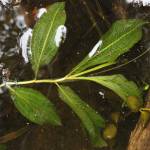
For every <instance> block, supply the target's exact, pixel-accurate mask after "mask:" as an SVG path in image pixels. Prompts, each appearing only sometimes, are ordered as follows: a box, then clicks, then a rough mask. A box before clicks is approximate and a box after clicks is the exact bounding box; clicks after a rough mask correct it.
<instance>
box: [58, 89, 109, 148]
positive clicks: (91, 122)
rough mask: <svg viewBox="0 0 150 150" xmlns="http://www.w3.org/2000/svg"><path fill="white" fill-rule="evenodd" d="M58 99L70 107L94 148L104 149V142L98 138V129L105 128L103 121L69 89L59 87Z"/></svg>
mask: <svg viewBox="0 0 150 150" xmlns="http://www.w3.org/2000/svg"><path fill="white" fill-rule="evenodd" d="M59 96H60V98H61V99H62V100H63V101H64V102H65V103H66V104H67V105H69V106H70V107H71V109H72V110H73V111H74V112H75V113H76V114H77V116H78V117H79V118H80V120H81V121H82V123H83V125H84V126H85V128H86V129H87V131H88V133H89V136H90V138H91V140H92V143H93V145H94V146H95V147H104V146H106V145H107V144H106V142H105V141H104V140H103V139H102V138H101V136H100V128H103V127H104V126H105V121H104V119H103V118H102V117H101V116H100V115H99V114H98V113H97V112H96V111H95V110H94V109H92V108H91V107H90V106H89V105H88V104H86V103H85V102H84V101H82V100H81V99H80V97H79V96H78V95H77V94H76V93H75V92H74V91H73V90H72V89H71V88H69V87H66V86H59Z"/></svg>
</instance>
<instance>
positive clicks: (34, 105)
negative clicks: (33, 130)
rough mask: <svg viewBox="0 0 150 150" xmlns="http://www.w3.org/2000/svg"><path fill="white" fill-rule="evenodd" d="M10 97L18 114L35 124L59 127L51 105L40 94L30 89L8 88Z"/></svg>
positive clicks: (58, 120)
mask: <svg viewBox="0 0 150 150" xmlns="http://www.w3.org/2000/svg"><path fill="white" fill-rule="evenodd" d="M10 93H11V97H12V99H13V102H14V104H15V106H16V108H17V109H18V110H19V111H20V113H21V114H22V115H23V116H24V117H26V118H27V119H29V120H30V121H32V122H34V123H37V124H40V125H42V124H48V123H50V124H53V125H61V122H60V118H59V116H58V115H57V114H56V112H55V108H54V106H53V104H52V103H51V102H50V101H49V100H48V99H47V98H46V97H45V96H43V95H42V94H41V93H40V92H38V91H36V90H33V89H30V88H10Z"/></svg>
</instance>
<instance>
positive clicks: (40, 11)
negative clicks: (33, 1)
mask: <svg viewBox="0 0 150 150" xmlns="http://www.w3.org/2000/svg"><path fill="white" fill-rule="evenodd" d="M45 13H47V10H46V8H40V9H39V10H38V13H37V15H36V17H37V18H38V19H39V18H41V17H42V15H43V14H45Z"/></svg>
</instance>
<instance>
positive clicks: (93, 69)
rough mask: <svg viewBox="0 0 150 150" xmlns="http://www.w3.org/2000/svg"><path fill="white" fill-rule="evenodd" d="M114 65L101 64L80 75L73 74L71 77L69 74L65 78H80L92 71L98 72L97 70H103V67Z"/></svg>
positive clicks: (110, 63)
mask: <svg viewBox="0 0 150 150" xmlns="http://www.w3.org/2000/svg"><path fill="white" fill-rule="evenodd" d="M115 63H116V62H109V63H105V64H101V65H99V66H96V67H94V68H91V69H88V70H85V71H82V72H80V73H78V74H74V75H71V73H69V74H68V75H66V78H67V77H69V76H70V77H78V76H81V75H85V74H87V73H91V72H94V71H96V70H99V69H102V68H104V67H108V66H110V65H113V64H115Z"/></svg>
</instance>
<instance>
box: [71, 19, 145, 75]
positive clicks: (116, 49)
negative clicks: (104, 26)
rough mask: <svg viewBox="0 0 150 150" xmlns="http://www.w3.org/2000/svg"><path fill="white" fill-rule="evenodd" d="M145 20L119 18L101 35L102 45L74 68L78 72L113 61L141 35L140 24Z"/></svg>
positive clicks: (74, 71)
mask: <svg viewBox="0 0 150 150" xmlns="http://www.w3.org/2000/svg"><path fill="white" fill-rule="evenodd" d="M145 23H146V22H144V21H143V20H138V19H127V20H119V21H116V22H115V23H113V25H112V27H111V28H110V29H109V30H108V31H107V32H106V33H105V34H104V35H103V36H102V38H101V41H102V45H101V46H100V48H99V49H98V50H97V52H96V53H95V54H94V55H93V56H92V57H89V55H88V56H86V57H85V58H84V59H83V61H81V62H80V63H79V64H78V65H77V66H76V67H75V68H74V69H73V71H72V72H73V73H79V72H81V71H83V70H85V69H87V68H89V67H92V66H95V65H100V64H103V63H107V62H113V61H115V60H116V59H117V58H118V57H119V56H120V55H122V54H124V53H125V52H127V51H129V49H130V48H132V46H133V45H134V44H136V43H137V42H138V41H139V40H140V39H141V37H142V28H141V27H142V25H144V24H145Z"/></svg>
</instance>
